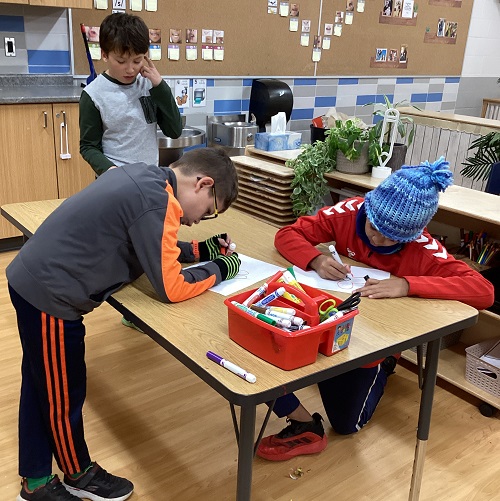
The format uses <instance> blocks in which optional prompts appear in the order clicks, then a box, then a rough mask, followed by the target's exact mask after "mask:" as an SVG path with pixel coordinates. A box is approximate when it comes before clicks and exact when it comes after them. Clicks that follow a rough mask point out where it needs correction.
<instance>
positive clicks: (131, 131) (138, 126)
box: [80, 73, 182, 175]
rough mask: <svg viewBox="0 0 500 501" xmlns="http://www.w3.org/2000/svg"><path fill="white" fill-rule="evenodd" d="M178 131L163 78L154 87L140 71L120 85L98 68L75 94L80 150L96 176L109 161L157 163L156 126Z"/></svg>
mask: <svg viewBox="0 0 500 501" xmlns="http://www.w3.org/2000/svg"><path fill="white" fill-rule="evenodd" d="M158 126H159V127H160V129H161V130H162V132H163V133H164V134H165V135H166V136H168V137H171V138H177V137H179V136H180V135H181V133H182V123H181V116H180V113H179V109H178V107H177V105H176V103H175V99H174V96H173V95H172V92H171V90H170V87H169V86H168V85H167V83H166V82H165V81H164V80H162V81H161V83H160V84H159V85H158V86H156V87H153V86H152V83H151V81H150V80H148V79H147V78H144V77H143V76H141V75H140V74H139V75H137V78H136V80H135V82H134V83H131V84H122V83H120V82H118V81H117V80H115V79H113V78H111V77H110V76H109V75H107V74H105V73H102V74H101V75H99V76H98V77H97V78H96V79H95V80H94V81H93V82H91V83H90V84H89V85H87V86H86V87H85V89H84V90H83V92H82V95H81V97H80V153H81V155H82V157H83V158H84V159H85V160H86V161H87V162H88V163H89V164H90V165H91V167H92V168H93V169H94V171H95V172H96V173H97V175H100V174H102V173H103V172H105V171H106V170H108V169H109V167H111V166H112V165H116V166H121V165H124V164H131V163H138V162H144V163H145V164H147V165H158V143H157V137H156V134H157V132H156V131H157V127H158Z"/></svg>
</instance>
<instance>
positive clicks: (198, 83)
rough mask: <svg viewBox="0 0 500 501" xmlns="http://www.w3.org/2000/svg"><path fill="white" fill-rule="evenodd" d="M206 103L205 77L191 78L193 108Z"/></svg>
mask: <svg viewBox="0 0 500 501" xmlns="http://www.w3.org/2000/svg"><path fill="white" fill-rule="evenodd" d="M206 105H207V79H206V78H194V79H193V108H199V107H201V106H206Z"/></svg>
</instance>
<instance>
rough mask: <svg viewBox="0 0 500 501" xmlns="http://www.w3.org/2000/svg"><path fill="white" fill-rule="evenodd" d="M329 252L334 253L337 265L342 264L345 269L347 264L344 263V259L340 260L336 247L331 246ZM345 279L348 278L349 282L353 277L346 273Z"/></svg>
mask: <svg viewBox="0 0 500 501" xmlns="http://www.w3.org/2000/svg"><path fill="white" fill-rule="evenodd" d="M328 250H329V251H330V252H331V253H332V257H333V259H335V261H337V263H339V264H341V265H342V266H344V268H345V264H344V263H343V262H342V259H340V256H339V253H338V252H337V249H336V248H335V245H330V246H329V247H328ZM345 277H346V278H347V280H351V279H352V275H351V274H350V273H346V275H345Z"/></svg>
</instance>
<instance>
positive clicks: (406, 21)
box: [378, 12, 417, 26]
mask: <svg viewBox="0 0 500 501" xmlns="http://www.w3.org/2000/svg"><path fill="white" fill-rule="evenodd" d="M378 22H379V23H381V24H397V25H398V26H416V25H417V18H416V17H399V16H396V17H393V16H384V15H383V14H382V12H381V13H380V15H379V18H378Z"/></svg>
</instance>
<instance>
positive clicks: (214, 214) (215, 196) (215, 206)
mask: <svg viewBox="0 0 500 501" xmlns="http://www.w3.org/2000/svg"><path fill="white" fill-rule="evenodd" d="M197 179H198V180H200V179H201V177H199V178H197ZM212 195H213V197H214V213H213V214H210V216H203V217H202V218H201V220H202V221H206V220H207V219H215V218H217V216H218V215H219V211H218V209H217V192H216V191H215V181H214V184H212Z"/></svg>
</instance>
